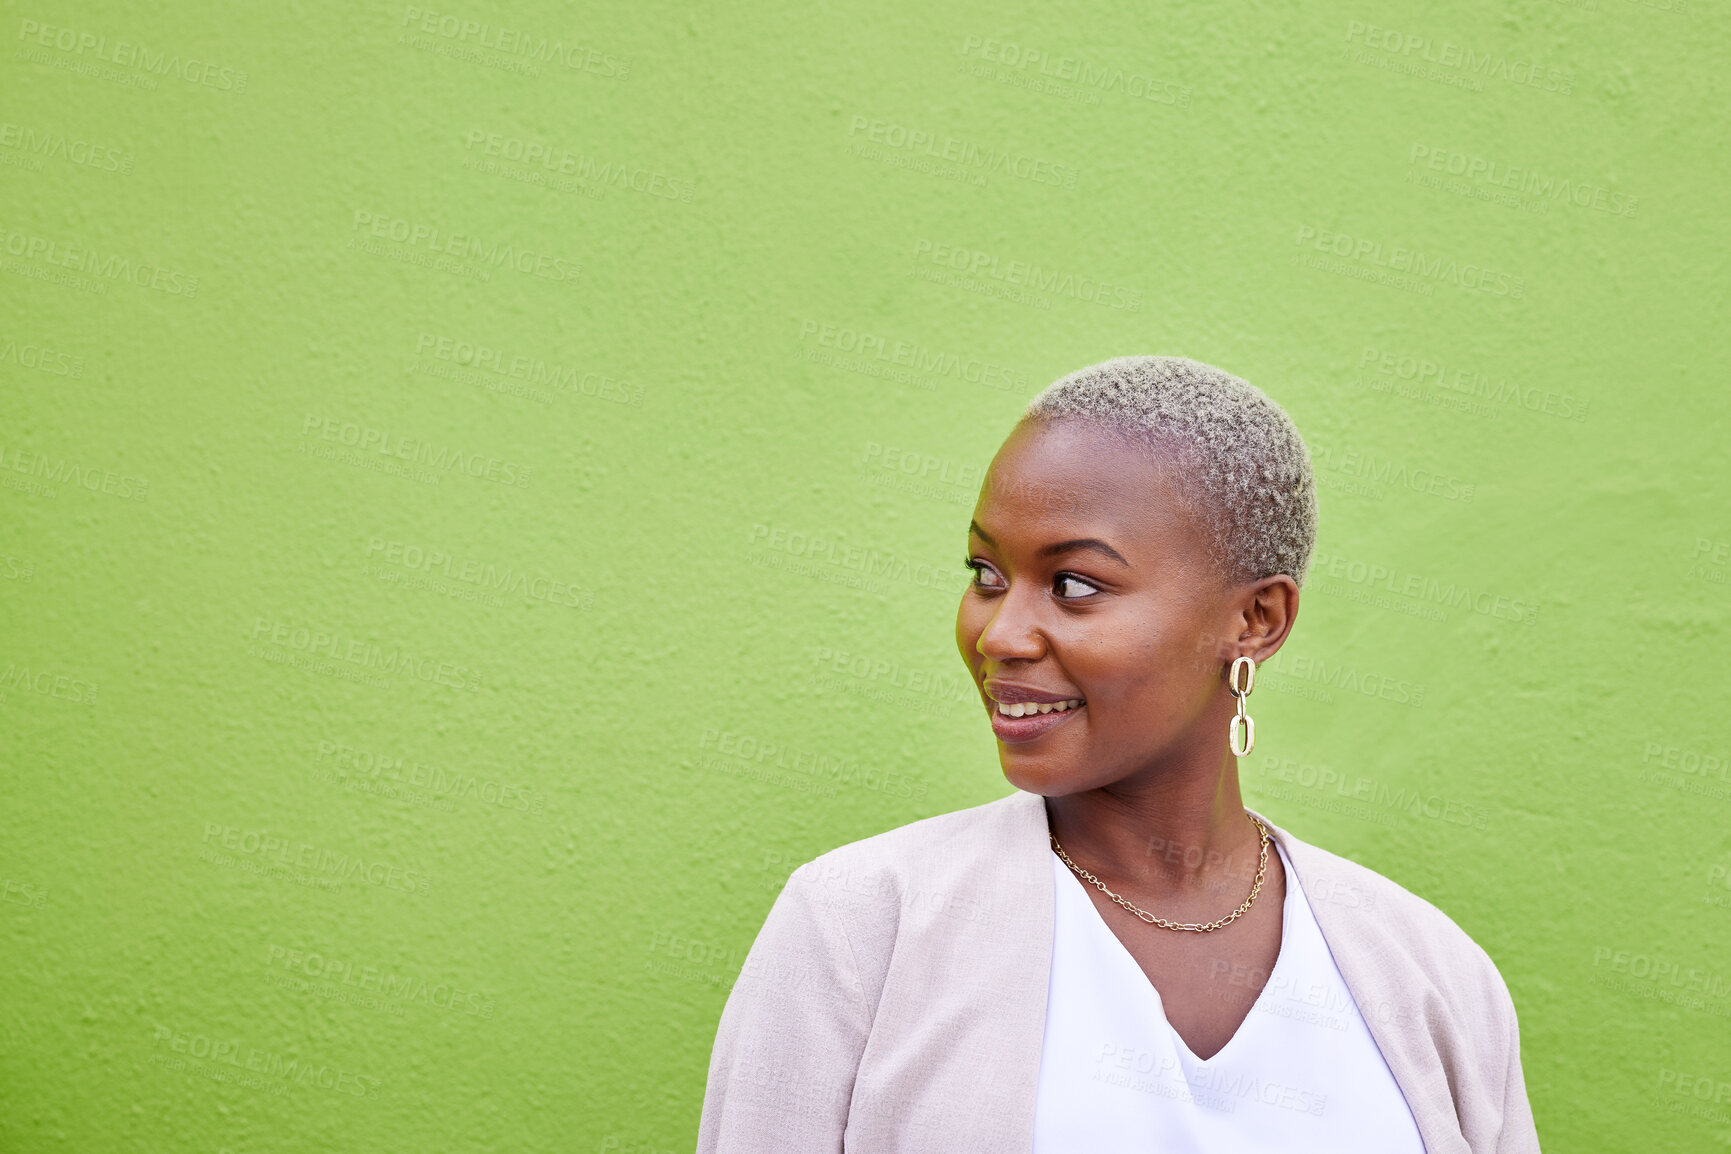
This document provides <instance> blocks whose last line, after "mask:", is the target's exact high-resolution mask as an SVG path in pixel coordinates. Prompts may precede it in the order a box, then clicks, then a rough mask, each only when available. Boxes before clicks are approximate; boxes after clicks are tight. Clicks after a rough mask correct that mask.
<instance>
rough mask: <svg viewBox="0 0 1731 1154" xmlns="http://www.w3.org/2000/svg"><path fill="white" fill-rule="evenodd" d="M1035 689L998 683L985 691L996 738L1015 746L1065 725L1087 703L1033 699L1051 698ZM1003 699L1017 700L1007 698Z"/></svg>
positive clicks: (1065, 699) (1068, 700)
mask: <svg viewBox="0 0 1731 1154" xmlns="http://www.w3.org/2000/svg"><path fill="white" fill-rule="evenodd" d="M1050 696H1051V695H1050V694H1046V693H1042V692H1040V691H1038V690H1031V689H1025V688H1012V687H1010V686H1007V685H1000V686H997V687H994V688H991V689H988V690H987V699H988V700H987V702H986V711H987V715H988V716H989V717H990V718H991V721H992V732H993V733H994V734H996V735H997V738H998V740H999V741H1002V742H1007V743H1009V744H1012V745H1015V744H1020V743H1022V742H1026V741H1033V740H1034V739H1035V738H1037V737H1041V736H1043V735H1044V734H1047V733H1050V732H1051V731H1052V730H1053V729H1056V728H1057V727H1058V726H1060V725H1062V724H1064V722H1066V721H1068V720H1069V719H1070V718H1071V717H1073V716H1075V714H1076V712H1077V711H1078V710H1080V709H1082V708H1084V707H1085V706H1086V705H1087V704H1088V702H1087V700H1086V699H1084V698H1081V697H1069V698H1060V699H1055V700H1049V701H1032V700H1029V699H1030V698H1034V697H1050ZM1004 698H1015V699H1017V700H1010V701H1006V700H1003V699H1004Z"/></svg>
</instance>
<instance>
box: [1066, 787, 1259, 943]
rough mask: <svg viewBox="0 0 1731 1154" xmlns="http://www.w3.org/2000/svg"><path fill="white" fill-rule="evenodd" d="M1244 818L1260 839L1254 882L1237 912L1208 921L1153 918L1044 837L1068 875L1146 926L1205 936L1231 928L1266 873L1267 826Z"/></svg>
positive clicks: (1256, 890)
mask: <svg viewBox="0 0 1731 1154" xmlns="http://www.w3.org/2000/svg"><path fill="white" fill-rule="evenodd" d="M1244 816H1245V817H1248V818H1249V819H1250V821H1251V823H1252V824H1253V825H1255V826H1256V829H1257V832H1258V834H1259V835H1260V837H1261V839H1262V846H1261V850H1260V852H1259V853H1258V855H1257V861H1256V880H1255V881H1254V882H1252V883H1251V885H1250V896H1249V897H1247V898H1245V899H1244V904H1243V905H1240V906H1239V907H1238V908H1237V909H1235V910H1233V911H1232V912H1231V913H1229V914H1227V915H1226V916H1225V917H1223V918H1221V919H1219V920H1218V921H1212V922H1169V921H1167V920H1166V919H1165V918H1157V917H1155V916H1154V915H1153V914H1151V913H1149V912H1148V911H1147V910H1145V909H1142V908H1141V907H1140V906H1137V905H1135V904H1133V903H1132V902H1131V901H1130V900H1129V899H1128V898H1125V897H1123V896H1122V895H1120V894H1115V893H1113V892H1112V891H1111V890H1109V889H1107V888H1106V883H1105V882H1103V881H1101V880H1100V879H1099V878H1097V877H1095V876H1094V875H1093V874H1091V873H1089V872H1088V871H1087V870H1085V869H1083V868H1082V867H1081V866H1079V865H1077V864H1076V863H1075V862H1073V861H1071V860H1070V855H1069V854H1067V853H1065V852H1064V847H1063V846H1061V845H1059V844H1058V839H1057V837H1056V836H1055V835H1053V834H1051V833H1047V834H1046V836H1047V837H1048V838H1050V839H1051V841H1052V848H1053V849H1054V850H1056V851H1057V853H1058V857H1059V858H1061V859H1062V860H1063V862H1064V864H1065V865H1067V866H1069V867H1070V870H1071V872H1073V873H1074V874H1075V875H1076V876H1077V877H1079V878H1081V879H1082V880H1083V881H1085V882H1089V883H1090V884H1092V885H1093V886H1094V887H1095V888H1096V889H1098V890H1099V891H1100V892H1101V893H1103V894H1105V895H1106V896H1107V897H1109V898H1111V899H1112V900H1113V901H1115V902H1117V903H1118V904H1119V905H1121V906H1123V907H1124V908H1125V909H1127V910H1129V911H1130V912H1131V913H1133V914H1135V915H1136V916H1137V917H1139V918H1141V919H1142V920H1143V921H1145V922H1147V923H1148V924H1149V925H1151V926H1159V927H1160V928H1161V929H1163V930H1185V931H1187V932H1189V933H1193V934H1205V933H1208V932H1209V931H1210V930H1217V929H1219V928H1220V927H1221V926H1226V925H1231V924H1232V923H1233V922H1235V921H1237V920H1238V919H1239V917H1241V916H1242V915H1243V914H1244V911H1246V910H1248V909H1249V908H1250V903H1251V902H1253V901H1255V900H1256V895H1257V894H1259V893H1261V892H1262V879H1263V877H1264V876H1266V874H1267V873H1268V827H1267V826H1265V825H1263V824H1262V822H1261V821H1259V820H1257V818H1256V815H1255V814H1252V813H1246V814H1245V815H1244Z"/></svg>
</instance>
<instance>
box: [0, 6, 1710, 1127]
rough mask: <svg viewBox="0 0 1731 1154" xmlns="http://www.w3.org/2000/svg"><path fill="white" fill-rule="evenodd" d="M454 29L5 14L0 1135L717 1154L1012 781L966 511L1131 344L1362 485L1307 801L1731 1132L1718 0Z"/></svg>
mask: <svg viewBox="0 0 1731 1154" xmlns="http://www.w3.org/2000/svg"><path fill="white" fill-rule="evenodd" d="M452 3H453V7H452V8H451V9H450V10H446V9H444V8H438V9H434V8H422V7H416V6H405V5H400V4H399V5H391V4H370V3H369V4H363V5H359V6H357V5H353V4H338V3H322V4H311V3H301V4H293V5H239V6H236V5H225V6H220V7H219V6H215V5H208V4H206V5H191V6H189V5H172V6H171V5H167V4H161V3H157V4H139V5H122V4H117V3H112V2H97V3H91V4H84V5H77V6H73V5H69V4H61V3H35V2H34V0H27V2H26V3H25V4H24V5H23V7H22V8H21V9H15V10H14V11H13V13H12V14H11V15H10V16H8V17H7V18H6V19H7V24H6V25H5V33H4V35H5V38H6V40H5V42H6V45H7V46H6V48H5V57H4V64H3V65H0V78H3V79H0V94H3V100H0V190H3V199H0V204H3V205H4V211H3V216H0V274H3V275H0V302H3V307H0V735H3V737H4V745H3V748H0V759H3V773H0V899H3V900H0V964H3V966H4V972H5V996H4V997H3V998H0V1149H4V1150H7V1151H13V1150H18V1151H91V1150H141V1151H142V1150H175V1151H201V1150H202V1151H210V1152H217V1151H230V1152H233V1154H243V1152H254V1151H261V1152H262V1151H298V1150H307V1151H315V1150H338V1149H341V1150H414V1149H439V1150H476V1151H480V1150H487V1151H493V1150H582V1151H621V1152H637V1154H649V1152H660V1151H671V1150H680V1149H687V1148H689V1147H690V1145H691V1143H692V1141H693V1139H694V1135H695V1132H696V1126H697V1117H698V1111H699V1106H700V1102H701V1097H702V1091H703V1081H704V1070H705V1065H706V1061H707V1057H708V1051H709V1045H710V1042H711V1039H712V1036H713V1031H714V1027H715V1023H716V1018H717V1015H718V1014H719V1012H720V1010H721V1006H722V1004H723V1001H724V999H725V997H726V994H727V989H728V986H729V983H730V981H731V980H732V978H733V976H734V974H735V973H736V971H737V968H738V966H739V964H740V962H741V959H742V958H743V955H744V952H745V950H746V949H747V947H748V946H749V944H750V942H751V940H752V937H753V934H754V933H755V931H756V929H757V927H758V926H759V924H760V923H761V920H762V917H763V915H764V913H765V911H766V910H767V909H768V907H769V904H770V902H771V900H772V898H773V896H774V894H775V892H776V890H777V889H778V887H779V886H780V884H781V882H782V880H783V879H784V878H785V876H786V875H787V873H788V871H789V870H790V869H791V868H792V867H793V866H794V865H796V864H798V863H799V862H801V861H804V860H807V859H808V858H810V857H812V856H813V855H815V854H817V853H820V852H822V851H824V850H826V849H829V848H831V847H833V846H835V845H837V844H839V843H841V842H844V841H849V840H852V839H855V838H858V837H862V836H865V835H868V834H871V833H875V832H877V831H880V830H883V829H886V828H889V827H891V826H895V825H899V824H902V823H905V822H908V821H912V820H914V819H916V818H920V817H923V816H926V815H929V814H934V813H938V812H942V811H945V810H950V809H954V808H959V807H962V806H967V805H972V804H975V803H979V802H983V801H987V800H990V799H992V798H994V797H998V796H1001V795H1002V794H1004V793H1005V792H1006V789H1007V787H1006V786H1005V784H1004V783H1003V781H1002V778H1001V777H1000V775H999V771H998V768H997V764H996V757H995V754H994V749H993V743H992V739H991V735H990V733H989V731H988V729H987V727H986V725H985V723H984V720H983V719H982V718H981V717H980V716H979V715H978V713H977V711H976V708H975V707H973V706H971V705H970V704H969V700H968V699H969V694H968V692H967V688H966V683H965V681H964V680H963V677H964V670H963V666H962V664H961V662H960V660H959V659H958V657H957V655H956V653H955V652H954V649H953V641H952V621H953V615H954V610H955V602H956V598H957V594H958V592H959V590H960V587H961V584H962V580H963V571H962V568H961V565H960V561H961V556H962V550H963V545H964V526H965V524H966V514H967V512H968V511H969V509H970V508H971V505H972V501H973V495H974V491H975V487H976V486H977V482H978V478H979V471H980V469H981V467H982V466H983V465H984V464H985V462H986V461H988V460H989V458H990V455H991V453H992V452H993V451H994V449H995V448H996V446H997V444H998V443H999V441H1000V439H1001V438H1002V436H1003V435H1004V433H1005V432H1006V431H1007V429H1008V427H1009V426H1010V424H1011V423H1012V421H1013V418H1014V415H1015V413H1016V411H1017V409H1018V407H1019V406H1020V405H1021V404H1022V403H1024V402H1025V401H1026V399H1027V398H1028V397H1029V396H1030V395H1032V393H1033V392H1034V391H1035V390H1036V389H1037V388H1038V387H1039V386H1041V385H1043V384H1045V383H1046V382H1047V381H1049V380H1051V379H1052V378H1054V377H1056V376H1058V375H1060V374H1062V373H1064V372H1066V371H1069V370H1071V369H1074V368H1078V367H1080V366H1082V365H1084V364H1088V363H1091V362H1093V361H1096V360H1099V359H1102V358H1104V357H1106V356H1109V355H1116V354H1121V353H1126V352H1167V353H1181V354H1185V355H1189V356H1193V357H1196V358H1198V359H1202V360H1206V361H1209V362H1212V363H1215V364H1218V365H1221V366H1223V367H1225V368H1227V369H1229V370H1231V371H1233V372H1236V373H1239V374H1241V375H1243V376H1245V377H1247V378H1248V379H1249V380H1251V381H1253V382H1255V383H1257V384H1259V385H1261V386H1263V387H1264V388H1266V389H1267V390H1268V391H1269V392H1270V393H1271V394H1273V395H1274V396H1275V397H1276V398H1277V399H1278V400H1280V401H1281V403H1282V404H1284V405H1285V406H1286V407H1287V408H1288V409H1289V410H1290V411H1291V412H1292V413H1293V415H1294V417H1295V418H1296V420H1297V422H1298V424H1299V427H1300V428H1301V429H1302V430H1303V431H1304V432H1305V434H1306V436H1307V437H1308V438H1309V440H1310V443H1311V445H1312V447H1313V450H1314V452H1315V455H1316V460H1317V465H1318V477H1319V481H1320V483H1321V486H1322V487H1321V500H1322V509H1323V525H1322V537H1321V541H1320V544H1319V554H1320V555H1319V557H1318V559H1317V562H1316V565H1315V568H1314V570H1313V579H1312V581H1311V583H1310V585H1309V586H1308V588H1307V589H1306V596H1305V601H1304V606H1305V608H1304V612H1303V614H1302V617H1301V619H1300V624H1299V627H1298V630H1297V634H1296V636H1295V638H1294V639H1293V641H1292V643H1291V644H1290V645H1289V647H1288V649H1287V651H1286V652H1285V653H1283V654H1282V655H1281V657H1280V659H1279V660H1278V661H1277V662H1276V663H1275V665H1274V667H1273V668H1272V669H1269V670H1267V671H1265V674H1264V677H1263V678H1259V681H1258V688H1259V690H1261V692H1259V693H1258V694H1257V695H1256V697H1255V699H1254V702H1253V704H1254V706H1255V709H1254V711H1253V712H1254V713H1255V715H1256V717H1257V721H1258V733H1259V735H1260V742H1259V746H1258V753H1257V754H1256V756H1255V757H1254V758H1253V759H1252V760H1250V761H1249V762H1247V763H1246V764H1245V766H1244V780H1245V784H1246V793H1247V796H1248V798H1249V799H1250V801H1251V803H1252V804H1254V805H1257V806H1259V807H1261V808H1263V809H1265V810H1266V811H1267V812H1268V813H1270V814H1271V815H1272V816H1274V817H1275V818H1276V819H1277V820H1279V821H1281V822H1283V823H1285V824H1286V825H1288V826H1289V827H1290V828H1291V829H1293V830H1294V831H1295V832H1297V833H1298V834H1300V835H1301V836H1303V837H1305V838H1307V839H1310V840H1312V841H1315V842H1318V843H1320V844H1322V845H1324V846H1327V847H1329V848H1331V849H1334V850H1336V851H1339V852H1342V853H1345V854H1347V855H1348V856H1351V857H1353V858H1355V859H1357V860H1359V861H1362V862H1364V863H1366V864H1368V865H1370V866H1372V867H1374V868H1376V869H1378V870H1381V871H1382V872H1384V873H1386V874H1388V875H1390V876H1391V877H1393V878H1395V879H1396V880H1398V881H1399V882H1401V883H1402V884H1404V885H1406V886H1408V887H1409V888H1411V889H1413V890H1415V891H1416V892H1418V893H1420V894H1422V895H1424V896H1426V897H1428V898H1430V899H1431V900H1433V901H1435V902H1436V903H1438V904H1439V905H1441V906H1442V907H1443V908H1444V909H1445V910H1447V911H1449V912H1450V913H1451V914H1452V915H1453V916H1454V917H1455V918H1456V920H1458V921H1459V922H1460V923H1461V924H1462V925H1463V926H1464V927H1465V928H1466V929H1467V930H1468V931H1469V932H1470V933H1471V934H1472V935H1473V936H1474V937H1475V938H1476V939H1477V940H1478V941H1479V942H1481V943H1482V944H1483V945H1484V946H1485V947H1486V948H1487V949H1488V950H1489V951H1490V953H1491V954H1492V956H1493V957H1494V958H1495V959H1496V960H1497V962H1498V964H1499V965H1500V966H1501V968H1502V971H1503V973H1504V975H1505V976H1506V977H1507V979H1508V981H1509V984H1510V986H1511V988H1512V990H1513V992H1514V996H1515V1001H1516V1003H1517V1005H1518V1007H1519V1010H1520V1013H1521V1019H1522V1025H1523V1032H1524V1043H1525V1060H1526V1069H1527V1077H1528V1084H1529V1088H1530V1090H1531V1094H1532V1099H1533V1104H1534V1109H1535V1112H1536V1115H1537V1118H1538V1124H1539V1129H1540V1133H1541V1135H1542V1136H1543V1138H1544V1139H1545V1141H1546V1144H1547V1148H1548V1149H1551V1150H1582V1151H1588V1150H1591V1151H1611V1150H1654V1149H1666V1150H1707V1149H1723V1148H1725V1147H1726V1145H1727V1143H1728V1141H1731V1138H1728V1135H1731V1052H1728V1050H1727V1047H1726V1046H1725V1044H1724V1041H1725V1038H1726V1036H1727V1028H1728V1026H1731V1020H1728V1019H1731V961H1728V960H1727V947H1728V946H1731V885H1728V882H1727V874H1728V867H1731V834H1728V832H1727V828H1728V823H1727V817H1728V816H1731V768H1728V767H1731V743H1728V741H1727V737H1726V730H1725V726H1724V723H1723V702H1724V691H1725V689H1726V681H1727V679H1726V675H1725V673H1724V671H1723V664H1722V661H1721V656H1722V651H1723V647H1724V643H1725V632H1726V612H1725V605H1726V584H1727V573H1728V572H1731V518H1728V517H1727V514H1726V509H1727V497H1728V492H1727V489H1728V484H1727V481H1728V475H1727V469H1726V465H1725V456H1724V445H1725V441H1726V436H1727V428H1726V389H1725V375H1726V364H1725V361H1726V345H1725V339H1724V326H1725V310H1726V292H1725V285H1726V279H1725V255H1724V254H1725V252H1726V249H1727V245H1728V243H1731V225H1728V223H1727V219H1726V216H1725V211H1724V209H1725V204H1724V199H1723V191H1724V187H1725V182H1726V175H1727V168H1726V161H1725V154H1724V151H1723V139H1724V125H1725V123H1726V115H1727V108H1726V100H1725V90H1724V85H1723V65H1724V61H1725V59H1726V58H1727V50H1728V48H1731V44H1728V39H1731V37H1728V35H1727V30H1726V25H1725V22H1724V19H1723V14H1722V13H1721V12H1719V11H1717V10H1716V9H1714V8H1712V7H1711V6H1708V5H1702V4H1698V3H1694V2H1687V0H1651V2H1642V3H1637V2H1634V0H1579V2H1575V3H1552V2H1548V0H1507V2H1502V0H1499V2H1498V3H1494V4H1491V5H1489V6H1486V5H1482V4H1481V5H1468V4H1454V5H1450V6H1448V7H1447V8H1446V9H1445V8H1436V9H1434V10H1430V11H1426V12H1425V13H1424V14H1422V15H1410V16H1409V15H1390V14H1386V13H1384V14H1379V10H1378V9H1377V8H1375V7H1373V6H1368V5H1366V6H1351V5H1348V6H1340V5H1334V4H1329V5H1320V6H1319V5H1307V6H1300V5H1273V4H1268V5H1260V6H1255V7H1245V8H1242V9H1238V10H1232V11H1228V10H1226V9H1224V8H1222V7H1220V6H1213V7H1209V8H1200V7H1197V6H1194V5H1172V4H1164V3H1161V4H1156V5H1152V6H1150V5H1147V4H1136V5H1131V4H1119V5H1115V6H1112V7H1111V8H1110V9H1109V10H1108V9H1106V8H1105V7H1103V6H1084V5H1072V4H1065V5H1052V4H1045V5H1034V4H1019V5H1011V6H1004V7H996V8H993V7H988V6H985V5H979V4H969V5H963V6H949V7H946V8H945V10H944V11H942V12H938V13H934V12H932V11H931V10H930V9H931V7H932V6H930V5H921V4H916V3H911V2H908V0H902V2H899V3H897V4H894V5H891V6H888V7H885V6H881V5H879V6H871V7H867V6H863V5H856V6H852V7H851V8H837V7H829V6H819V7H811V6H787V7H782V8H776V9H771V8H767V7H762V6H759V8H758V9H757V10H756V11H755V12H754V13H753V14H752V15H750V16H749V17H742V16H739V15H736V14H731V13H724V12H720V11H717V10H713V9H712V8H702V7H697V6H678V7H666V8H662V9H659V10H658V9H657V8H656V7H654V6H641V5H627V4H622V3H615V4H601V5H595V6H591V7H583V8H578V7H562V6H559V5H555V4H551V3H546V2H539V0H522V2H509V3H507V2H501V3H493V2H490V0H462V2H461V3H460V4H458V3H457V0H452ZM940 7H944V6H940ZM1383 21H1387V22H1388V23H1387V24H1384V23H1383ZM1270 673H1272V674H1274V675H1273V676H1269V675H1268V674H1270Z"/></svg>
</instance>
